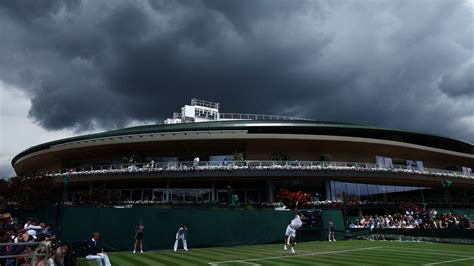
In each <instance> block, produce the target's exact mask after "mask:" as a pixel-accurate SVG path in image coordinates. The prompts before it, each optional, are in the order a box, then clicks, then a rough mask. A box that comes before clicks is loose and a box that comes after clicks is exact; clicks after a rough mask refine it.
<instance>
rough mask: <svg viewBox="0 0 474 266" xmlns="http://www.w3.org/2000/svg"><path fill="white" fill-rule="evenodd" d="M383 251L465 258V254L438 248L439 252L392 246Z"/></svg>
mask: <svg viewBox="0 0 474 266" xmlns="http://www.w3.org/2000/svg"><path fill="white" fill-rule="evenodd" d="M383 250H384V251H395V252H400V253H416V254H426V255H443V256H451V257H461V258H465V257H466V255H461V254H449V253H443V252H442V250H440V252H436V253H435V252H426V251H424V252H420V251H416V250H405V249H403V250H397V248H393V247H390V248H388V247H385V248H384V249H383ZM469 255H472V253H470V254H469Z"/></svg>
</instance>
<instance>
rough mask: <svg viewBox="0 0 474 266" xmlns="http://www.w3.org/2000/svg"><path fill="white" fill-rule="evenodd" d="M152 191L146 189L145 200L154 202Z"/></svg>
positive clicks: (144, 192)
mask: <svg viewBox="0 0 474 266" xmlns="http://www.w3.org/2000/svg"><path fill="white" fill-rule="evenodd" d="M152 194H153V193H152V190H151V189H144V190H143V200H152Z"/></svg>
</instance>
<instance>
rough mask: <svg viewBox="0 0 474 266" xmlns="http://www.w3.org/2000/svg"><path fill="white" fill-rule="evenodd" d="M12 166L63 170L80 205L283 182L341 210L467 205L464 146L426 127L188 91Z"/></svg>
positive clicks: (468, 150)
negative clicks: (236, 105) (364, 121)
mask: <svg viewBox="0 0 474 266" xmlns="http://www.w3.org/2000/svg"><path fill="white" fill-rule="evenodd" d="M12 165H13V167H14V168H15V171H16V173H17V174H18V175H51V176H54V177H56V178H57V180H58V183H62V182H63V177H64V176H65V175H66V174H67V176H69V178H70V181H69V188H68V201H69V202H70V204H72V205H76V204H77V205H80V204H108V203H110V204H112V205H114V204H119V203H120V204H132V205H148V204H203V205H205V204H222V205H228V204H229V203H230V201H231V198H232V195H237V196H238V201H239V203H240V204H241V205H253V206H273V205H275V203H277V202H280V201H283V202H285V200H286V199H287V197H288V195H291V192H296V191H302V192H304V193H306V194H307V195H311V202H306V205H313V206H316V207H318V206H319V207H325V208H326V207H327V208H341V207H344V208H346V209H347V211H348V212H349V214H352V215H358V214H360V213H361V212H363V213H370V212H378V213H380V212H381V211H383V210H384V211H387V210H389V209H394V208H395V209H396V208H399V207H400V206H401V205H403V204H415V205H418V206H425V207H446V208H447V207H449V205H450V204H452V206H454V207H455V208H464V207H468V206H472V204H474V174H472V169H473V168H474V145H473V144H471V143H467V142H464V141H460V140H456V139H451V138H447V137H441V136H435V135H431V134H424V133H416V132H409V131H402V130H395V129H386V128H378V127H370V126H362V125H355V124H347V123H339V122H323V121H315V120H309V119H299V118H291V117H283V116H271V115H253V114H234V113H221V112H220V106H219V104H218V103H212V102H206V101H201V100H196V99H193V100H192V101H191V104H190V105H185V106H184V107H182V108H181V112H180V113H175V114H173V116H172V117H171V118H169V119H167V120H166V121H164V123H163V124H159V125H149V126H138V127H130V128H124V129H120V130H114V131H108V132H103V133H98V134H90V135H83V136H77V137H72V138H67V139H61V140H56V141H52V142H48V143H44V144H40V145H37V146H34V147H31V148H29V149H27V150H25V151H23V152H21V153H20V154H18V155H17V156H16V157H15V158H14V159H13V160H12ZM234 199H236V198H234Z"/></svg>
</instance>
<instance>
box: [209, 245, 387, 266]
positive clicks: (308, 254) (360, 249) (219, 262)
mask: <svg viewBox="0 0 474 266" xmlns="http://www.w3.org/2000/svg"><path fill="white" fill-rule="evenodd" d="M379 248H383V247H370V248H356V249H343V250H335V251H321V252H314V253H306V254H296V255H290V254H288V255H283V256H274V257H264V258H255V259H247V260H226V261H215V262H209V263H207V264H209V265H211V266H215V265H219V264H226V263H232V262H240V263H248V262H250V261H259V260H271V259H281V258H294V257H302V256H314V255H325V254H337V253H344V252H352V251H362V250H371V249H379ZM256 265H259V264H256Z"/></svg>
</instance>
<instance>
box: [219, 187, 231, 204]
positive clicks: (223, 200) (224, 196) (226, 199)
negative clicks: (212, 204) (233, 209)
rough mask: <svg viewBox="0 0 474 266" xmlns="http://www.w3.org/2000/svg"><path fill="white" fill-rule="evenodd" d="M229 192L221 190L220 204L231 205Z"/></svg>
mask: <svg viewBox="0 0 474 266" xmlns="http://www.w3.org/2000/svg"><path fill="white" fill-rule="evenodd" d="M229 195H230V194H229V192H228V191H227V190H219V191H218V192H217V197H218V201H219V203H222V204H228V203H229Z"/></svg>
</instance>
